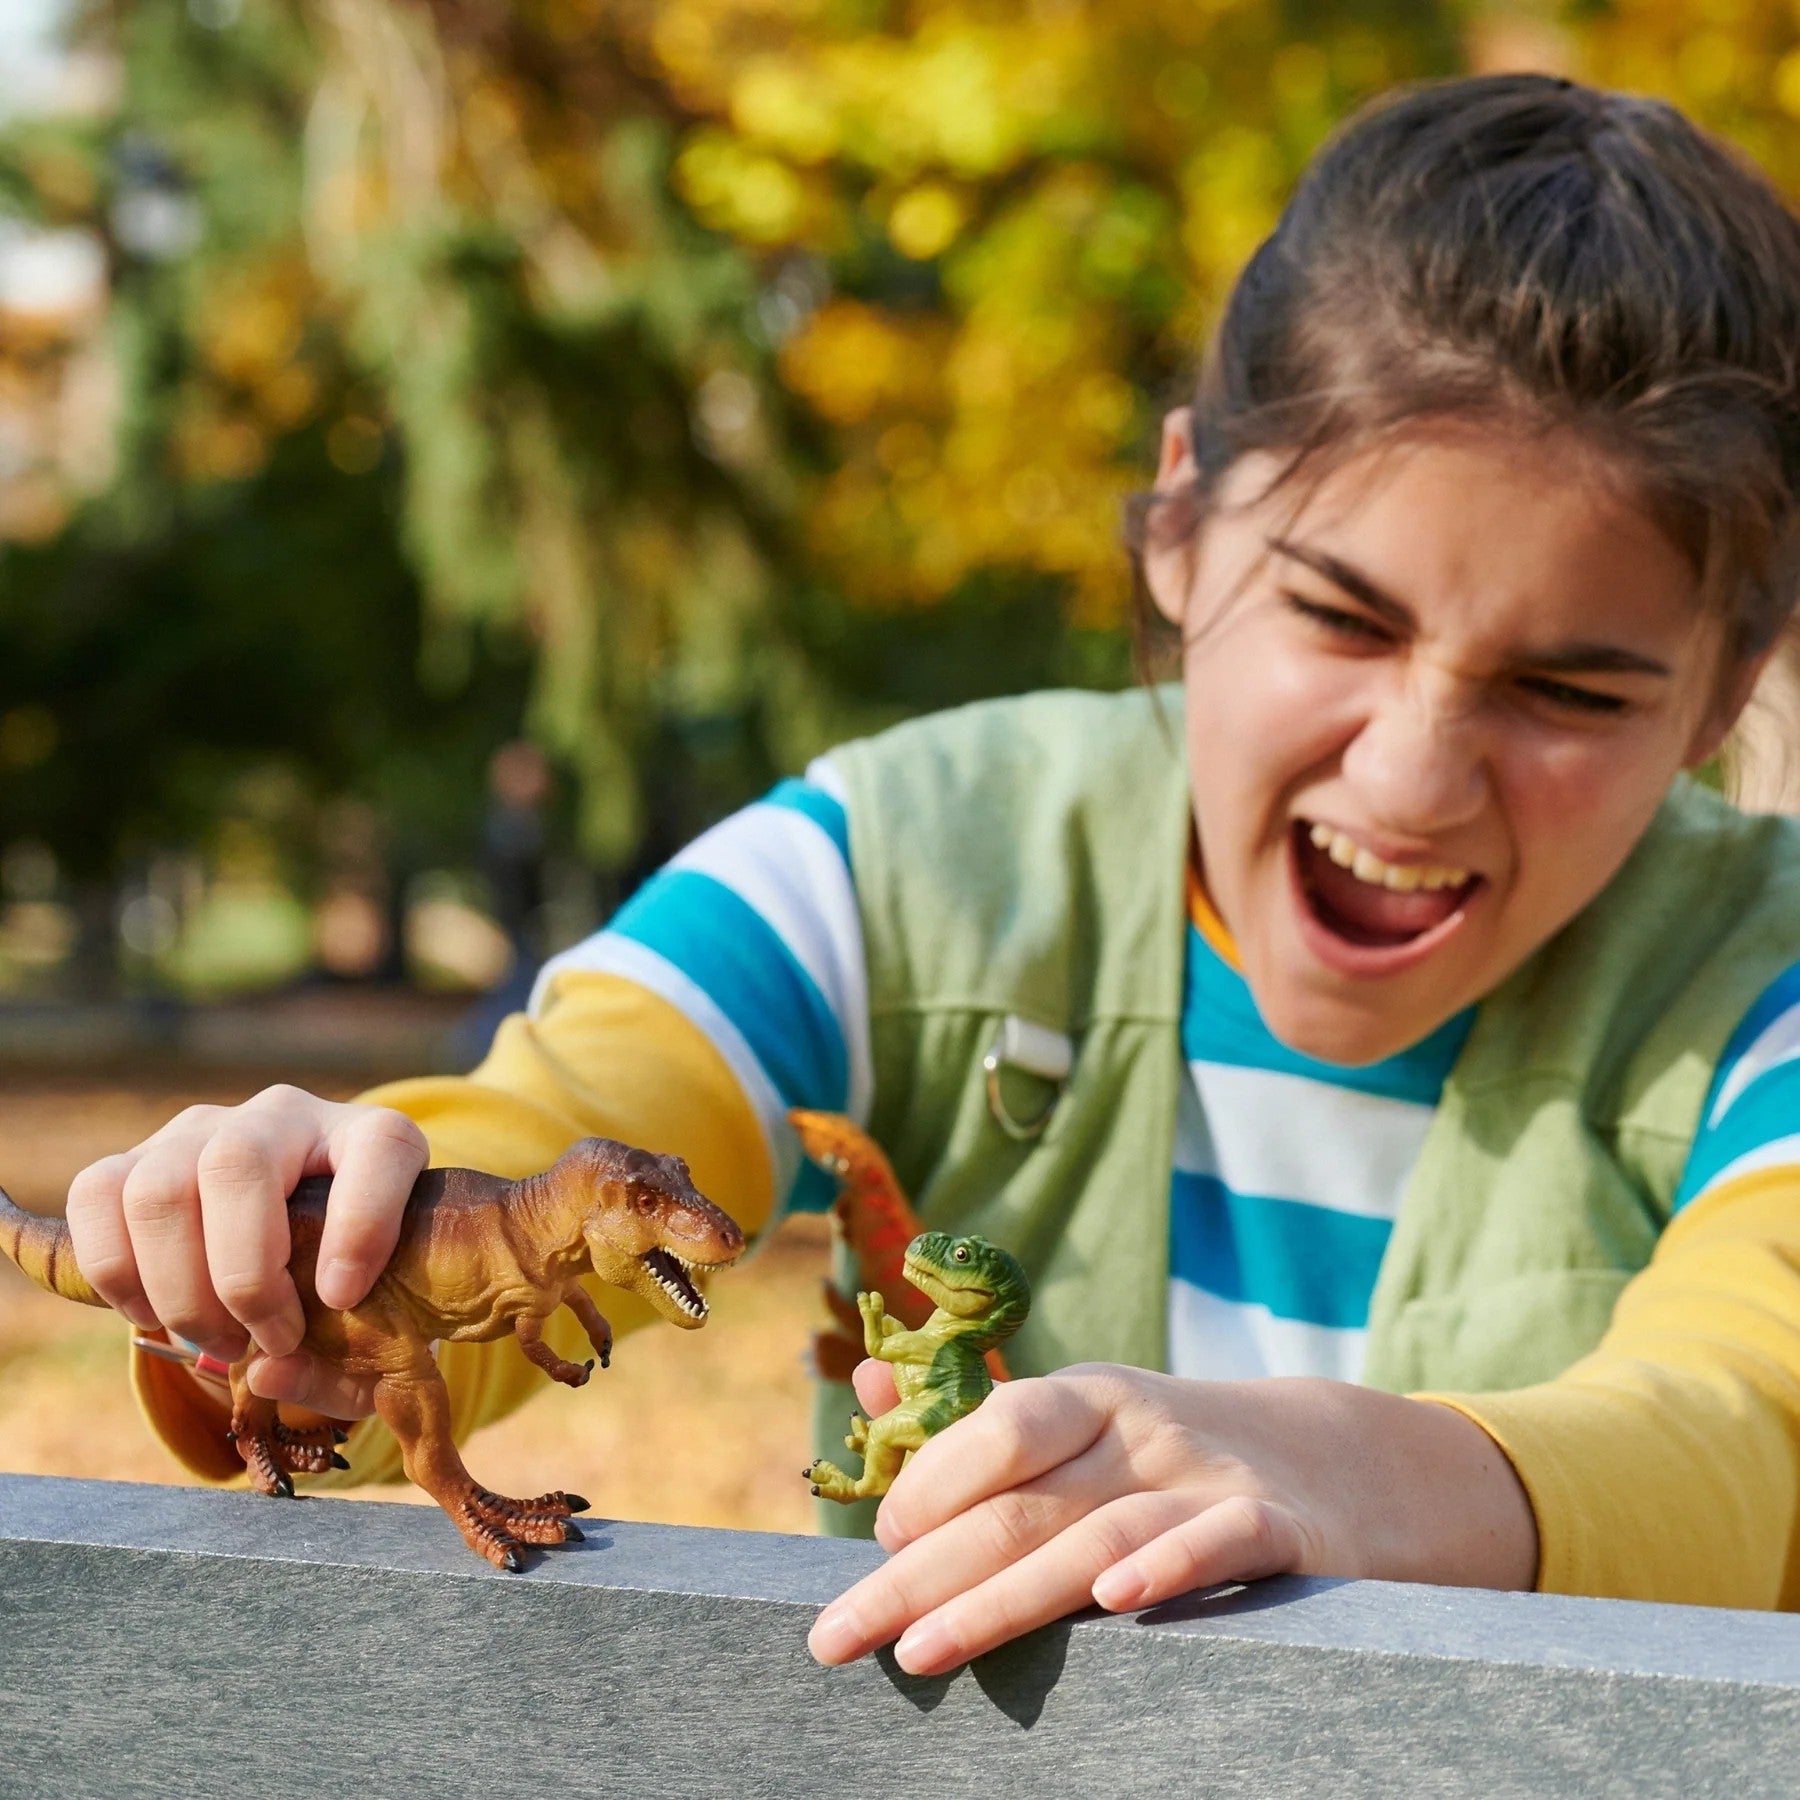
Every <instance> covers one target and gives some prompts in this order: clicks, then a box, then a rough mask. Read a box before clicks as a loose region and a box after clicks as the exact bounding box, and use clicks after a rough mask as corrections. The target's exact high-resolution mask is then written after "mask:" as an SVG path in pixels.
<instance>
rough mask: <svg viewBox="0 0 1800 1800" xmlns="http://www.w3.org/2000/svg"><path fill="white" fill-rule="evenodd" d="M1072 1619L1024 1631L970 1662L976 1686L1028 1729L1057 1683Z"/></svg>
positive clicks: (970, 1670)
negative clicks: (1019, 1635)
mask: <svg viewBox="0 0 1800 1800" xmlns="http://www.w3.org/2000/svg"><path fill="white" fill-rule="evenodd" d="M1072 1623H1073V1621H1071V1620H1069V1619H1059V1620H1058V1621H1057V1622H1056V1623H1055V1624H1054V1625H1045V1626H1042V1627H1041V1628H1040V1629H1038V1630H1037V1631H1032V1632H1027V1633H1026V1635H1025V1636H1024V1637H1022V1638H1015V1639H1014V1640H1013V1641H1012V1642H1011V1643H1010V1644H1002V1645H1001V1646H1000V1648H999V1649H998V1650H990V1651H989V1652H988V1653H987V1655H986V1656H978V1657H976V1659H975V1660H974V1661H973V1662H972V1663H970V1665H969V1673H970V1674H971V1675H973V1676H974V1677H975V1685H976V1686H977V1687H978V1688H980V1689H981V1691H982V1692H983V1693H984V1694H986V1695H987V1697H988V1698H989V1699H990V1700H991V1701H993V1703H994V1704H995V1705H996V1706H997V1707H999V1709H1000V1710H1001V1711H1002V1712H1003V1713H1005V1714H1006V1716H1007V1717H1008V1718H1009V1719H1011V1720H1012V1722H1013V1723H1014V1724H1015V1725H1021V1726H1023V1727H1024V1728H1025V1730H1027V1731H1029V1730H1030V1729H1031V1728H1032V1726H1034V1725H1035V1724H1036V1723H1037V1722H1038V1719H1039V1717H1040V1716H1041V1715H1042V1713H1043V1710H1044V1702H1045V1701H1046V1700H1048V1699H1049V1698H1050V1695H1051V1693H1052V1692H1053V1690H1054V1689H1055V1687H1056V1684H1057V1683H1058V1682H1059V1681H1061V1680H1062V1673H1063V1665H1064V1664H1065V1663H1066V1662H1067V1661H1068V1659H1069V1629H1070V1626H1071V1624H1072Z"/></svg>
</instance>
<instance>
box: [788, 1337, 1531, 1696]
mask: <svg viewBox="0 0 1800 1800" xmlns="http://www.w3.org/2000/svg"><path fill="white" fill-rule="evenodd" d="M877 1371H878V1372H879V1374H877ZM888 1375H889V1372H888V1371H887V1370H886V1369H884V1368H881V1367H880V1366H879V1365H875V1366H874V1368H871V1365H868V1364H865V1365H864V1366H863V1368H862V1369H859V1370H858V1372H857V1376H858V1381H857V1386H858V1393H859V1395H860V1396H861V1397H862V1398H863V1400H864V1403H865V1405H866V1406H869V1407H870V1409H871V1410H876V1411H879V1410H882V1409H884V1407H885V1406H886V1405H891V1404H892V1401H891V1399H889V1398H887V1396H886V1390H885V1388H884V1386H883V1383H882V1382H881V1380H880V1379H879V1377H880V1376H888ZM890 1379H891V1377H890ZM875 1535H876V1537H877V1539H878V1540H879V1541H880V1543H881V1544H882V1546H883V1548H885V1549H887V1550H889V1551H891V1552H893V1555H892V1557H891V1559H890V1560H889V1561H888V1562H887V1563H886V1564H885V1565H884V1566H883V1567H882V1568H880V1569H878V1570H877V1571H876V1572H875V1573H874V1574H873V1575H870V1576H868V1577H866V1578H865V1579H864V1580H862V1581H860V1582H858V1583H857V1584H856V1586H855V1587H853V1588H851V1589H850V1590H849V1592H848V1593H846V1594H844V1595H842V1596H841V1597H840V1598H839V1599H837V1600H836V1601H834V1602H833V1603H832V1604H831V1605H830V1606H828V1607H827V1608H826V1609H825V1611H824V1612H823V1613H821V1614H820V1615H819V1618H818V1620H817V1622H816V1623H815V1625H814V1627H813V1631H812V1635H811V1638H810V1640H809V1641H810V1645H811V1648H812V1652H813V1654H814V1656H816V1657H817V1658H818V1659H819V1661H820V1662H823V1663H842V1662H849V1661H850V1660H851V1659H853V1658H854V1657H858V1656H861V1655H863V1654H864V1653H865V1652H867V1651H869V1650H873V1649H875V1648H876V1647H877V1646H878V1645H881V1644H885V1643H888V1642H890V1641H891V1640H892V1639H894V1638H896V1637H898V1638H899V1639H900V1642H899V1646H898V1649H897V1651H896V1656H897V1659H898V1661H899V1663H900V1666H901V1667H902V1668H903V1669H905V1670H906V1671H907V1672H908V1673H909V1674H914V1675H933V1674H938V1673H941V1672H942V1671H944V1670H946V1669H951V1668H954V1667H956V1666H957V1665H958V1664H959V1663H962V1662H966V1661H967V1660H968V1659H969V1658H970V1657H972V1656H978V1655H980V1654H981V1652H983V1651H984V1650H990V1649H992V1648H993V1647H994V1646H995V1645H997V1644H1001V1643H1004V1642H1005V1641H1007V1640H1008V1639H1009V1638H1013V1637H1017V1636H1018V1635H1019V1634H1020V1633H1021V1632H1025V1631H1029V1630H1031V1629H1032V1628H1033V1627H1034V1626H1038V1625H1042V1624H1046V1623H1048V1622H1049V1621H1050V1620H1052V1619H1056V1618H1060V1617H1062V1616H1063V1615H1064V1614H1065V1613H1070V1612H1075V1611H1077V1610H1079V1609H1080V1608H1082V1607H1085V1606H1087V1605H1089V1604H1090V1603H1096V1602H1097V1603H1098V1604H1099V1605H1101V1606H1104V1607H1106V1608H1108V1609H1109V1610H1111V1611H1115V1612H1117V1611H1125V1610H1128V1609H1130V1608H1135V1607H1142V1606H1150V1605H1153V1604H1155V1603H1156V1602H1158V1601H1162V1600H1167V1599H1171V1598H1173V1597H1174V1596H1175V1595H1178V1594H1183V1593H1187V1592H1189V1591H1190V1590H1192V1589H1194V1588H1199V1587H1209V1586H1212V1585H1215V1584H1217V1583H1220V1582H1231V1581H1249V1580H1254V1579H1256V1578H1258V1577H1260V1576H1264V1575H1276V1574H1283V1573H1296V1574H1329V1575H1346V1576H1380V1577H1385V1578H1388V1579H1394V1580H1411V1581H1434V1582H1447V1583H1455V1584H1464V1585H1471V1586H1489V1587H1517V1588H1524V1587H1529V1586H1531V1584H1532V1581H1533V1579H1534V1576H1535V1572H1536V1566H1537V1530H1536V1524H1535V1521H1534V1519H1533V1517H1532V1513H1531V1508H1530V1503H1529V1502H1528V1500H1527V1499H1526V1497H1525V1493H1524V1490H1523V1488H1522V1487H1521V1486H1520V1484H1519V1481H1518V1477H1517V1476H1516V1475H1515V1474H1514V1473H1513V1470H1512V1466H1511V1464H1510V1463H1508V1462H1507V1460H1506V1458H1505V1456H1504V1455H1503V1454H1502V1453H1501V1451H1500V1450H1499V1448H1498V1447H1497V1446H1496V1445H1495V1443H1494V1442H1493V1440H1492V1439H1491V1438H1489V1437H1488V1435H1487V1433H1486V1432H1484V1431H1483V1430H1482V1429H1481V1428H1480V1427H1479V1426H1478V1425H1475V1424H1474V1423H1473V1422H1471V1421H1470V1420H1468V1419H1465V1418H1464V1417H1463V1416H1462V1415H1461V1414H1460V1413H1457V1412H1455V1411H1453V1410H1451V1409H1450V1408H1448V1407H1443V1406H1436V1405H1433V1404H1431V1403H1429V1402H1425V1401H1417V1400H1406V1399H1402V1398H1400V1397H1398V1396H1397V1395H1393V1394H1384V1393H1378V1392H1376V1391H1375V1390H1374V1389H1371V1388H1361V1387H1355V1386H1352V1385H1350V1384H1348V1383H1345V1382H1335V1381H1320V1380H1304V1379H1282V1380H1267V1381H1236V1382H1223V1381H1221V1382H1212V1381H1180V1380H1177V1379H1175V1378H1174V1377H1172V1376H1168V1375H1155V1374H1150V1373H1148V1372H1146V1371H1144V1370H1140V1369H1127V1368H1117V1367H1113V1366H1111V1365H1108V1364H1100V1363H1092V1364H1085V1365H1082V1366H1080V1367H1076V1368H1071V1369H1065V1370H1063V1371H1061V1372H1060V1373H1058V1374H1055V1375H1051V1376H1046V1377H1043V1378H1041V1379H1038V1380H1026V1381H1014V1382H1009V1383H1007V1384H1005V1385H1004V1386H1002V1387H998V1388H996V1389H995V1390H994V1392H993V1393H992V1394H991V1395H990V1396H989V1397H988V1398H987V1399H986V1400H985V1401H983V1402H982V1404H981V1406H980V1407H979V1408H978V1409H977V1410H976V1411H975V1412H973V1413H971V1414H970V1415H969V1416H968V1417H967V1418H965V1419H961V1420H959V1421H958V1422H957V1423H956V1424H955V1425H953V1426H951V1427H950V1428H949V1429H948V1430H947V1431H945V1432H943V1433H942V1434H941V1435H939V1436H937V1437H934V1438H932V1439H931V1440H930V1441H929V1442H928V1443H927V1444H926V1445H925V1446H924V1447H923V1448H922V1449H920V1450H919V1451H918V1452H917V1453H916V1454H915V1455H914V1456H913V1458H912V1459H911V1461H910V1462H909V1463H908V1464H907V1466H906V1468H905V1470H904V1471H903V1472H902V1473H901V1475H900V1477H899V1478H898V1480H896V1481H895V1483H894V1486H893V1489H892V1490H891V1492H890V1493H889V1494H888V1496H887V1498H886V1499H885V1500H884V1501H883V1502H882V1505H881V1511H880V1513H879V1515H878V1516H877V1523H876V1528H875Z"/></svg>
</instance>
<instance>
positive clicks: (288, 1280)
mask: <svg viewBox="0 0 1800 1800" xmlns="http://www.w3.org/2000/svg"><path fill="white" fill-rule="evenodd" d="M307 1135H308V1134H307V1133H306V1132H304V1131H302V1132H299V1133H296V1132H295V1131H294V1130H293V1129H292V1128H291V1126H290V1127H288V1128H287V1129H284V1128H283V1121H282V1120H281V1118H280V1117H279V1116H278V1115H277V1116H271V1114H270V1113H269V1112H268V1111H266V1110H265V1111H263V1112H257V1111H255V1110H252V1109H251V1108H248V1107H246V1108H244V1109H243V1110H241V1111H240V1112H238V1113H236V1114H228V1115H227V1116H226V1118H225V1119H224V1120H223V1121H222V1122H221V1123H220V1124H219V1126H218V1127H217V1129H216V1130H215V1131H214V1133H213V1135H212V1136H211V1137H210V1138H209V1139H208V1140H207V1142H206V1144H205V1146H204V1147H203V1148H202V1149H201V1151H200V1154H199V1156H198V1158H197V1159H196V1161H195V1176H196V1181H197V1184H198V1190H199V1202H200V1222H201V1228H202V1231H203V1234H204V1238H205V1245H204V1248H205V1269H204V1273H205V1276H206V1277H207V1279H209V1280H210V1282H211V1284H212V1292H213V1294H214V1295H216V1296H217V1298H218V1301H219V1302H220V1304H222V1305H223V1307H224V1308H225V1311H226V1312H227V1313H228V1314H229V1315H230V1316H231V1318H232V1319H234V1320H235V1321H237V1323H238V1324H240V1325H242V1327H243V1329H244V1333H245V1334H246V1339H247V1340H248V1339H253V1340H254V1341H255V1342H256V1343H257V1344H259V1345H260V1346H261V1347H262V1348H263V1349H265V1350H267V1351H269V1352H271V1353H272V1354H274V1355H277V1356H281V1355H285V1354H286V1353H287V1352H288V1351H290V1350H292V1349H293V1348H294V1347H295V1346H296V1345H297V1344H298V1343H299V1342H300V1339H301V1337H302V1335H303V1334H304V1332H305V1330H306V1321H305V1318H304V1316H303V1315H302V1313H301V1311H300V1296H299V1294H298V1293H297V1292H296V1291H295V1288H294V1283H293V1278H292V1277H291V1276H290V1275H289V1274H288V1268H287V1263H288V1254H289V1252H290V1250H291V1248H292V1245H291V1242H290V1240H289V1237H288V1218H287V1197H288V1195H289V1194H290V1193H291V1192H292V1191H293V1189H294V1187H295V1186H296V1185H297V1184H298V1182H299V1180H300V1177H301V1175H302V1174H303V1173H304V1171H305V1168H306V1161H307V1153H308V1150H309V1149H310V1145H309V1144H308V1143H307V1141H306V1138H307ZM171 1323H174V1322H173V1321H171ZM175 1329H176V1330H178V1331H179V1330H181V1327H180V1325H179V1324H176V1325H175ZM183 1335H184V1336H188V1335H191V1334H190V1333H185V1332H184V1333H183ZM240 1354H241V1351H240Z"/></svg>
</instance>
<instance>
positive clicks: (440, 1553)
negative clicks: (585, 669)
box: [0, 1475, 1800, 1800]
mask: <svg viewBox="0 0 1800 1800" xmlns="http://www.w3.org/2000/svg"><path fill="white" fill-rule="evenodd" d="M582 1523H583V1528H584V1530H586V1532H587V1533H588V1541H587V1542H586V1543H585V1544H583V1545H579V1546H571V1547H569V1548H566V1549H563V1550H560V1551H555V1552H550V1553H547V1554H546V1555H544V1556H543V1557H542V1559H541V1560H540V1561H539V1562H538V1563H537V1564H536V1566H535V1567H534V1568H533V1569H531V1570H530V1571H529V1572H528V1573H526V1574H524V1575H520V1576H506V1575H501V1574H499V1573H497V1572H495V1571H493V1570H490V1569H488V1568H487V1567H486V1566H485V1565H483V1564H482V1563H480V1562H479V1561H477V1560H476V1559H475V1558H474V1557H473V1556H471V1555H470V1554H469V1552H468V1551H466V1550H465V1549H464V1548H463V1546H462V1543H461V1540H460V1539H459V1538H458V1537H457V1535H456V1533H455V1531H454V1530H453V1529H452V1527H451V1526H450V1524H449V1522H448V1521H447V1520H446V1519H445V1518H444V1516H443V1515H442V1513H440V1512H439V1511H437V1509H435V1508H432V1507H420V1506H400V1505H385V1504H384V1505H374V1504H366V1503H364V1504H358V1503H355V1502H346V1501H336V1500H329V1499H309V1500H303V1501H300V1502H293V1503H283V1502H277V1501H271V1500H261V1499H258V1498H256V1497H254V1496H251V1495H247V1494H241V1493H216V1492H209V1491H203V1490H196V1489H186V1488H152V1487H135V1486H127V1485H124V1484H120V1483H112V1482H75V1481H61V1480H54V1479H46V1478H41V1477H32V1476H14V1475H0V1794H3V1795H6V1796H12V1795H38V1794H44V1795H50V1794H58V1795H61V1794H88V1793H103V1794H107V1795H114V1794H116V1795H124V1796H137V1795H144V1796H151V1795H155V1796H164V1795H189V1794H193V1795H211V1794H219V1795H224V1794H234V1795H242V1794H254V1795H257V1796H259V1800H260V1797H262V1796H286V1795H294V1796H307V1797H308V1800H317V1797H318V1796H321V1795H332V1794H339V1793H347V1792H355V1793H357V1794H359V1795H389V1794H392V1795H412V1794H431V1795H439V1794H463V1793H480V1794H483V1795H497V1794H514V1793H517V1794H551V1793H558V1792H562V1793H571V1794H584V1793H592V1794H605V1795H639V1794H642V1795H669V1794H700V1795H710V1794H783V1795H791V1794H796V1793H803V1794H805V1795H807V1796H808V1797H809V1800H814V1797H818V1800H822V1797H823V1796H825V1795H826V1794H838V1793H843V1794H846V1795H849V1796H852V1797H853V1800H879V1797H880V1796H883V1795H888V1794H901V1793H905V1794H912V1793H922V1794H930V1795H933V1796H936V1795H940V1794H960V1793H980V1794H982V1795H984V1796H993V1795H1003V1794H1013V1793H1024V1792H1031V1791H1038V1792H1047V1793H1051V1794H1056V1795H1061V1794H1089V1793H1093V1794H1107V1795H1127V1794H1140V1793H1142V1794H1152V1793H1182V1794H1188V1793H1194V1794H1212V1793H1218V1794H1244V1795H1287V1794H1295V1795H1302V1794H1304V1795H1311V1794H1318V1795H1333V1796H1339V1795H1352V1794H1382V1795H1395V1794H1420V1795H1427V1794H1428V1795H1449V1794H1481V1795H1484V1796H1497V1795H1498V1796H1510V1795H1540V1794H1556V1795H1566V1794H1588V1793H1592V1794H1620V1795H1656V1794H1670V1795H1675V1794H1680V1795H1683V1796H1689V1795H1707V1794H1720V1795H1730V1796H1732V1797H1733V1800H1742V1797H1743V1796H1748V1795H1759V1794H1765V1793H1766V1794H1783V1795H1788V1794H1792V1793H1794V1792H1797V1791H1800V1618H1793V1617H1787V1616H1773V1615H1768V1614H1759V1613H1743V1612H1728V1611H1724V1610H1711V1609H1701V1608H1690V1607H1669V1606H1646V1605H1638V1604H1632V1603H1626V1602H1604V1601H1592V1600H1569V1599H1561V1598H1554V1597H1549V1596H1536V1595H1509V1594H1494V1593H1486V1592H1480V1591H1477V1590H1470V1589H1455V1588H1427V1587H1412V1586H1405V1585H1401V1584H1396V1583H1386V1582H1344V1581H1324V1580H1302V1579H1292V1578H1290V1579H1282V1580H1277V1581H1270V1582H1264V1583H1260V1584H1258V1585H1256V1586H1255V1587H1252V1588H1249V1589H1243V1590H1234V1591H1229V1592H1226V1593H1223V1594H1219V1595H1215V1596H1211V1597H1198V1598H1195V1599H1191V1600H1188V1601H1185V1602H1182V1603H1181V1604H1179V1605H1175V1606H1169V1607H1162V1608H1156V1609H1153V1610H1151V1611H1150V1612H1147V1613H1142V1614H1138V1615H1135V1616H1130V1617H1124V1618H1108V1617H1104V1616H1100V1615H1094V1616H1091V1617H1083V1618H1081V1619H1078V1620H1076V1621H1073V1622H1071V1623H1064V1624H1062V1625H1058V1626H1053V1627H1051V1628H1049V1629H1047V1630H1045V1631H1041V1632H1037V1633H1035V1634H1033V1635H1032V1636H1031V1637H1029V1638H1027V1639H1025V1640H1023V1641H1022V1642H1020V1643H1018V1644H1015V1645H1011V1646H1008V1647H1007V1648H1006V1649H1003V1650H1001V1651H998V1652H996V1653H994V1654H993V1655H991V1656H988V1657H985V1658H982V1659H981V1660H980V1661H979V1662H977V1663H976V1664H974V1665H972V1666H971V1667H970V1668H969V1669H967V1670H964V1671H962V1672H961V1673H959V1674H957V1675H954V1676H950V1677H942V1678H937V1679H932V1680H919V1679H916V1678H913V1677H910V1676H906V1675H903V1674H901V1673H900V1672H899V1670H898V1669H897V1668H896V1667H895V1665H894V1664H893V1662H892V1660H891V1659H886V1658H876V1659H869V1660H866V1661H864V1662H862V1663H859V1664H855V1665H853V1666H851V1667H850V1668H848V1669H838V1670H825V1669H820V1668H818V1667H817V1666H816V1665H815V1664H814V1663H813V1662H812V1661H811V1659H810V1658H809V1657H808V1656H807V1654H806V1650H805V1637H806V1630H807V1627H808V1625H809V1624H810V1622H811V1619H812V1617H813V1615H814V1614H815V1613H816V1611H817V1610H818V1608H819V1607H820V1606H821V1605H823V1604H824V1602H825V1601H827V1600H828V1599H830V1598H831V1597H832V1596H833V1595H834V1594H836V1593H838V1592H840V1591H841V1590H842V1589H843V1588H844V1587H845V1586H846V1585H847V1584H848V1583H849V1582H850V1581H852V1580H854V1579H855V1578H856V1577H857V1576H858V1575H860V1574H862V1573H863V1572H864V1571H866V1570H867V1569H869V1568H871V1567H873V1566H874V1565H875V1563H876V1562H878V1561H879V1560H880V1552H879V1551H878V1550H876V1549H875V1548H874V1547H873V1546H872V1545H868V1544H861V1543H854V1542H843V1541H838V1540H827V1539H818V1538H796V1537H782V1536H776V1535H772V1534H757V1533H745V1532H724V1531H699V1530H690V1529H682V1528H679V1527H674V1526H659V1525H641V1524H631V1523H625V1522H619V1521H608V1520H605V1519H602V1518H594V1517H592V1516H590V1517H588V1518H584V1520H583V1522H582Z"/></svg>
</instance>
